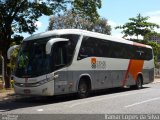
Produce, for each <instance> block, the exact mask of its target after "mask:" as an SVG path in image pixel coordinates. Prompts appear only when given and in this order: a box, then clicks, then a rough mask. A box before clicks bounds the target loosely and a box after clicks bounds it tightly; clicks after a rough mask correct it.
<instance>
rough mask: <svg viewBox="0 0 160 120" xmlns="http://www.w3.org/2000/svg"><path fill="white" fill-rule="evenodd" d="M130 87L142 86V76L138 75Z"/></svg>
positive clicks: (138, 87) (139, 87) (140, 87)
mask: <svg viewBox="0 0 160 120" xmlns="http://www.w3.org/2000/svg"><path fill="white" fill-rule="evenodd" d="M130 88H131V89H142V88H143V81H142V77H140V76H138V77H137V80H136V84H135V85H131V86H130Z"/></svg>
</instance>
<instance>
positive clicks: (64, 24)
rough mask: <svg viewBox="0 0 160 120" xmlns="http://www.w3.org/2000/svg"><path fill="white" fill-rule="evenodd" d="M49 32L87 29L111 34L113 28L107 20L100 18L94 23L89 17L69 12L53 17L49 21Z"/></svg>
mask: <svg viewBox="0 0 160 120" xmlns="http://www.w3.org/2000/svg"><path fill="white" fill-rule="evenodd" d="M49 21H50V22H49V26H48V30H54V29H62V28H63V29H72V28H75V29H85V30H89V31H95V32H99V33H103V34H108V35H110V34H111V26H110V25H108V22H107V19H105V18H98V19H97V20H96V21H92V18H90V17H89V16H82V15H81V14H76V13H74V12H72V10H68V11H66V12H64V13H62V14H58V15H54V16H51V18H50V20H49Z"/></svg>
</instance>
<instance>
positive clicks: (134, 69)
mask: <svg viewBox="0 0 160 120" xmlns="http://www.w3.org/2000/svg"><path fill="white" fill-rule="evenodd" d="M143 65H144V60H130V61H129V65H128V69H127V71H126V73H125V77H124V80H123V81H122V85H123V86H124V85H125V83H126V82H127V80H128V75H131V77H132V78H133V79H134V80H136V79H137V75H138V73H140V72H142V69H143Z"/></svg>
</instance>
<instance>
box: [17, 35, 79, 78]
mask: <svg viewBox="0 0 160 120" xmlns="http://www.w3.org/2000/svg"><path fill="white" fill-rule="evenodd" d="M57 37H58V38H66V39H69V41H70V42H69V44H68V46H67V47H66V51H67V52H66V54H65V55H64V56H65V57H64V58H65V59H67V63H66V65H67V64H69V63H70V62H71V60H72V57H73V55H74V50H75V47H76V44H77V41H78V39H79V35H71V34H70V35H60V36H58V35H57V36H52V37H48V38H41V39H36V40H29V41H24V42H23V43H22V45H21V48H20V51H19V55H18V60H17V65H16V69H15V76H16V77H22V78H23V77H24V78H25V77H28V78H29V77H37V76H40V75H45V74H48V73H49V72H53V70H55V69H53V68H55V65H56V64H55V63H56V60H54V59H52V56H51V55H47V54H46V44H47V42H48V41H49V40H50V39H52V38H57ZM56 51H57V50H56ZM53 53H54V54H55V52H53ZM58 53H59V54H60V52H58ZM58 53H56V54H55V55H54V56H55V57H56V58H57V57H59V56H60V55H58ZM57 59H60V58H57ZM53 65H54V66H53ZM51 67H53V68H51Z"/></svg>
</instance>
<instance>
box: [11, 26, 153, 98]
mask: <svg viewBox="0 0 160 120" xmlns="http://www.w3.org/2000/svg"><path fill="white" fill-rule="evenodd" d="M153 80H154V59H153V50H152V48H151V47H150V46H148V45H144V44H140V43H135V42H132V41H128V40H125V39H122V38H114V37H112V36H108V35H104V34H100V33H95V32H90V31H86V30H79V29H61V30H54V31H48V32H45V33H40V34H36V35H32V36H30V37H28V38H26V39H24V40H23V42H22V44H21V47H20V51H19V55H18V59H17V66H16V69H15V73H14V89H15V92H16V93H17V94H27V95H42V96H53V95H60V94H68V93H78V95H79V97H80V98H84V97H87V96H88V94H89V92H90V91H92V90H99V89H107V88H113V87H123V86H131V87H135V88H138V89H139V88H142V85H143V84H147V83H150V82H152V81H153Z"/></svg>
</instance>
